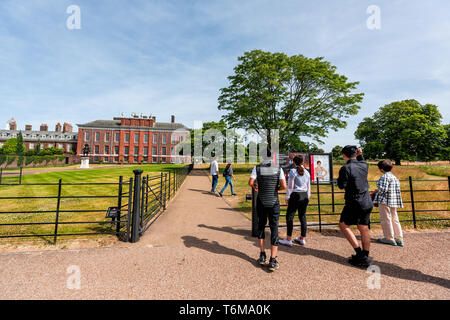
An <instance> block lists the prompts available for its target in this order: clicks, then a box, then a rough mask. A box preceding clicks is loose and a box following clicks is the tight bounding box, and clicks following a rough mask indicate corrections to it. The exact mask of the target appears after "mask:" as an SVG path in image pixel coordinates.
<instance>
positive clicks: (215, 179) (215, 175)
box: [209, 157, 219, 193]
mask: <svg viewBox="0 0 450 320" xmlns="http://www.w3.org/2000/svg"><path fill="white" fill-rule="evenodd" d="M209 172H210V174H211V177H212V187H211V193H216V187H217V184H218V183H219V164H218V163H217V157H214V158H213V161H211V165H210V167H209Z"/></svg>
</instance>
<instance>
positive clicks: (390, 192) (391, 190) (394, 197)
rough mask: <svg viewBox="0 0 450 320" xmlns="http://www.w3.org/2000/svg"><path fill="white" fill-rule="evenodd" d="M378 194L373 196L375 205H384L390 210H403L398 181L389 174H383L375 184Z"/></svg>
mask: <svg viewBox="0 0 450 320" xmlns="http://www.w3.org/2000/svg"><path fill="white" fill-rule="evenodd" d="M377 187H378V192H377V194H376V195H375V199H374V203H375V204H380V203H382V204H384V205H387V206H389V207H392V208H403V201H402V195H401V193H400V181H399V180H398V179H397V177H396V176H394V175H393V174H392V173H391V172H386V173H385V174H383V175H382V176H381V178H380V180H378V182H377Z"/></svg>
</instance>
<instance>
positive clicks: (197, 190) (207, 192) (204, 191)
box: [188, 188, 214, 196]
mask: <svg viewBox="0 0 450 320" xmlns="http://www.w3.org/2000/svg"><path fill="white" fill-rule="evenodd" d="M188 190H190V191H196V192H201V193H203V194H209V195H211V196H214V194H212V193H211V192H209V191H206V190H200V189H192V188H189V189H188Z"/></svg>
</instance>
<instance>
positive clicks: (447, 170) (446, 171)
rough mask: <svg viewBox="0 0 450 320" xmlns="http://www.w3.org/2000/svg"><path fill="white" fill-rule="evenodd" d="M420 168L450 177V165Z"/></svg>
mask: <svg viewBox="0 0 450 320" xmlns="http://www.w3.org/2000/svg"><path fill="white" fill-rule="evenodd" d="M419 169H420V170H421V171H423V172H425V173H426V174H429V175H433V176H439V177H448V176H450V166H446V165H443V166H420V167H419Z"/></svg>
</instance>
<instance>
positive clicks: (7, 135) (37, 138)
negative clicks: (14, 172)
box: [0, 118, 78, 153]
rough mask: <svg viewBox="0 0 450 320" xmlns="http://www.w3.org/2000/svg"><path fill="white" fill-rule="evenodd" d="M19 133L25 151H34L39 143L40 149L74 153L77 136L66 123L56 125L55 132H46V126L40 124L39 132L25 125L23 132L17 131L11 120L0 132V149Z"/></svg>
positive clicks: (15, 124)
mask: <svg viewBox="0 0 450 320" xmlns="http://www.w3.org/2000/svg"><path fill="white" fill-rule="evenodd" d="M19 132H22V137H23V141H24V144H25V148H26V150H34V149H35V147H36V146H37V144H38V143H39V142H40V143H41V149H44V148H47V147H48V148H50V147H54V148H59V149H63V150H64V152H65V153H69V152H72V151H76V149H77V141H78V135H77V134H76V133H74V132H72V126H71V125H70V124H68V123H64V125H63V126H61V124H59V123H58V124H57V125H56V126H55V131H48V126H47V125H46V124H41V126H40V128H39V130H33V128H32V126H31V125H29V124H27V125H25V130H18V126H17V123H16V121H15V120H14V118H13V119H11V120H9V121H8V122H7V127H6V129H5V130H0V147H1V146H3V144H4V143H5V142H6V141H7V140H8V139H11V138H17V135H18V134H19Z"/></svg>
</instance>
